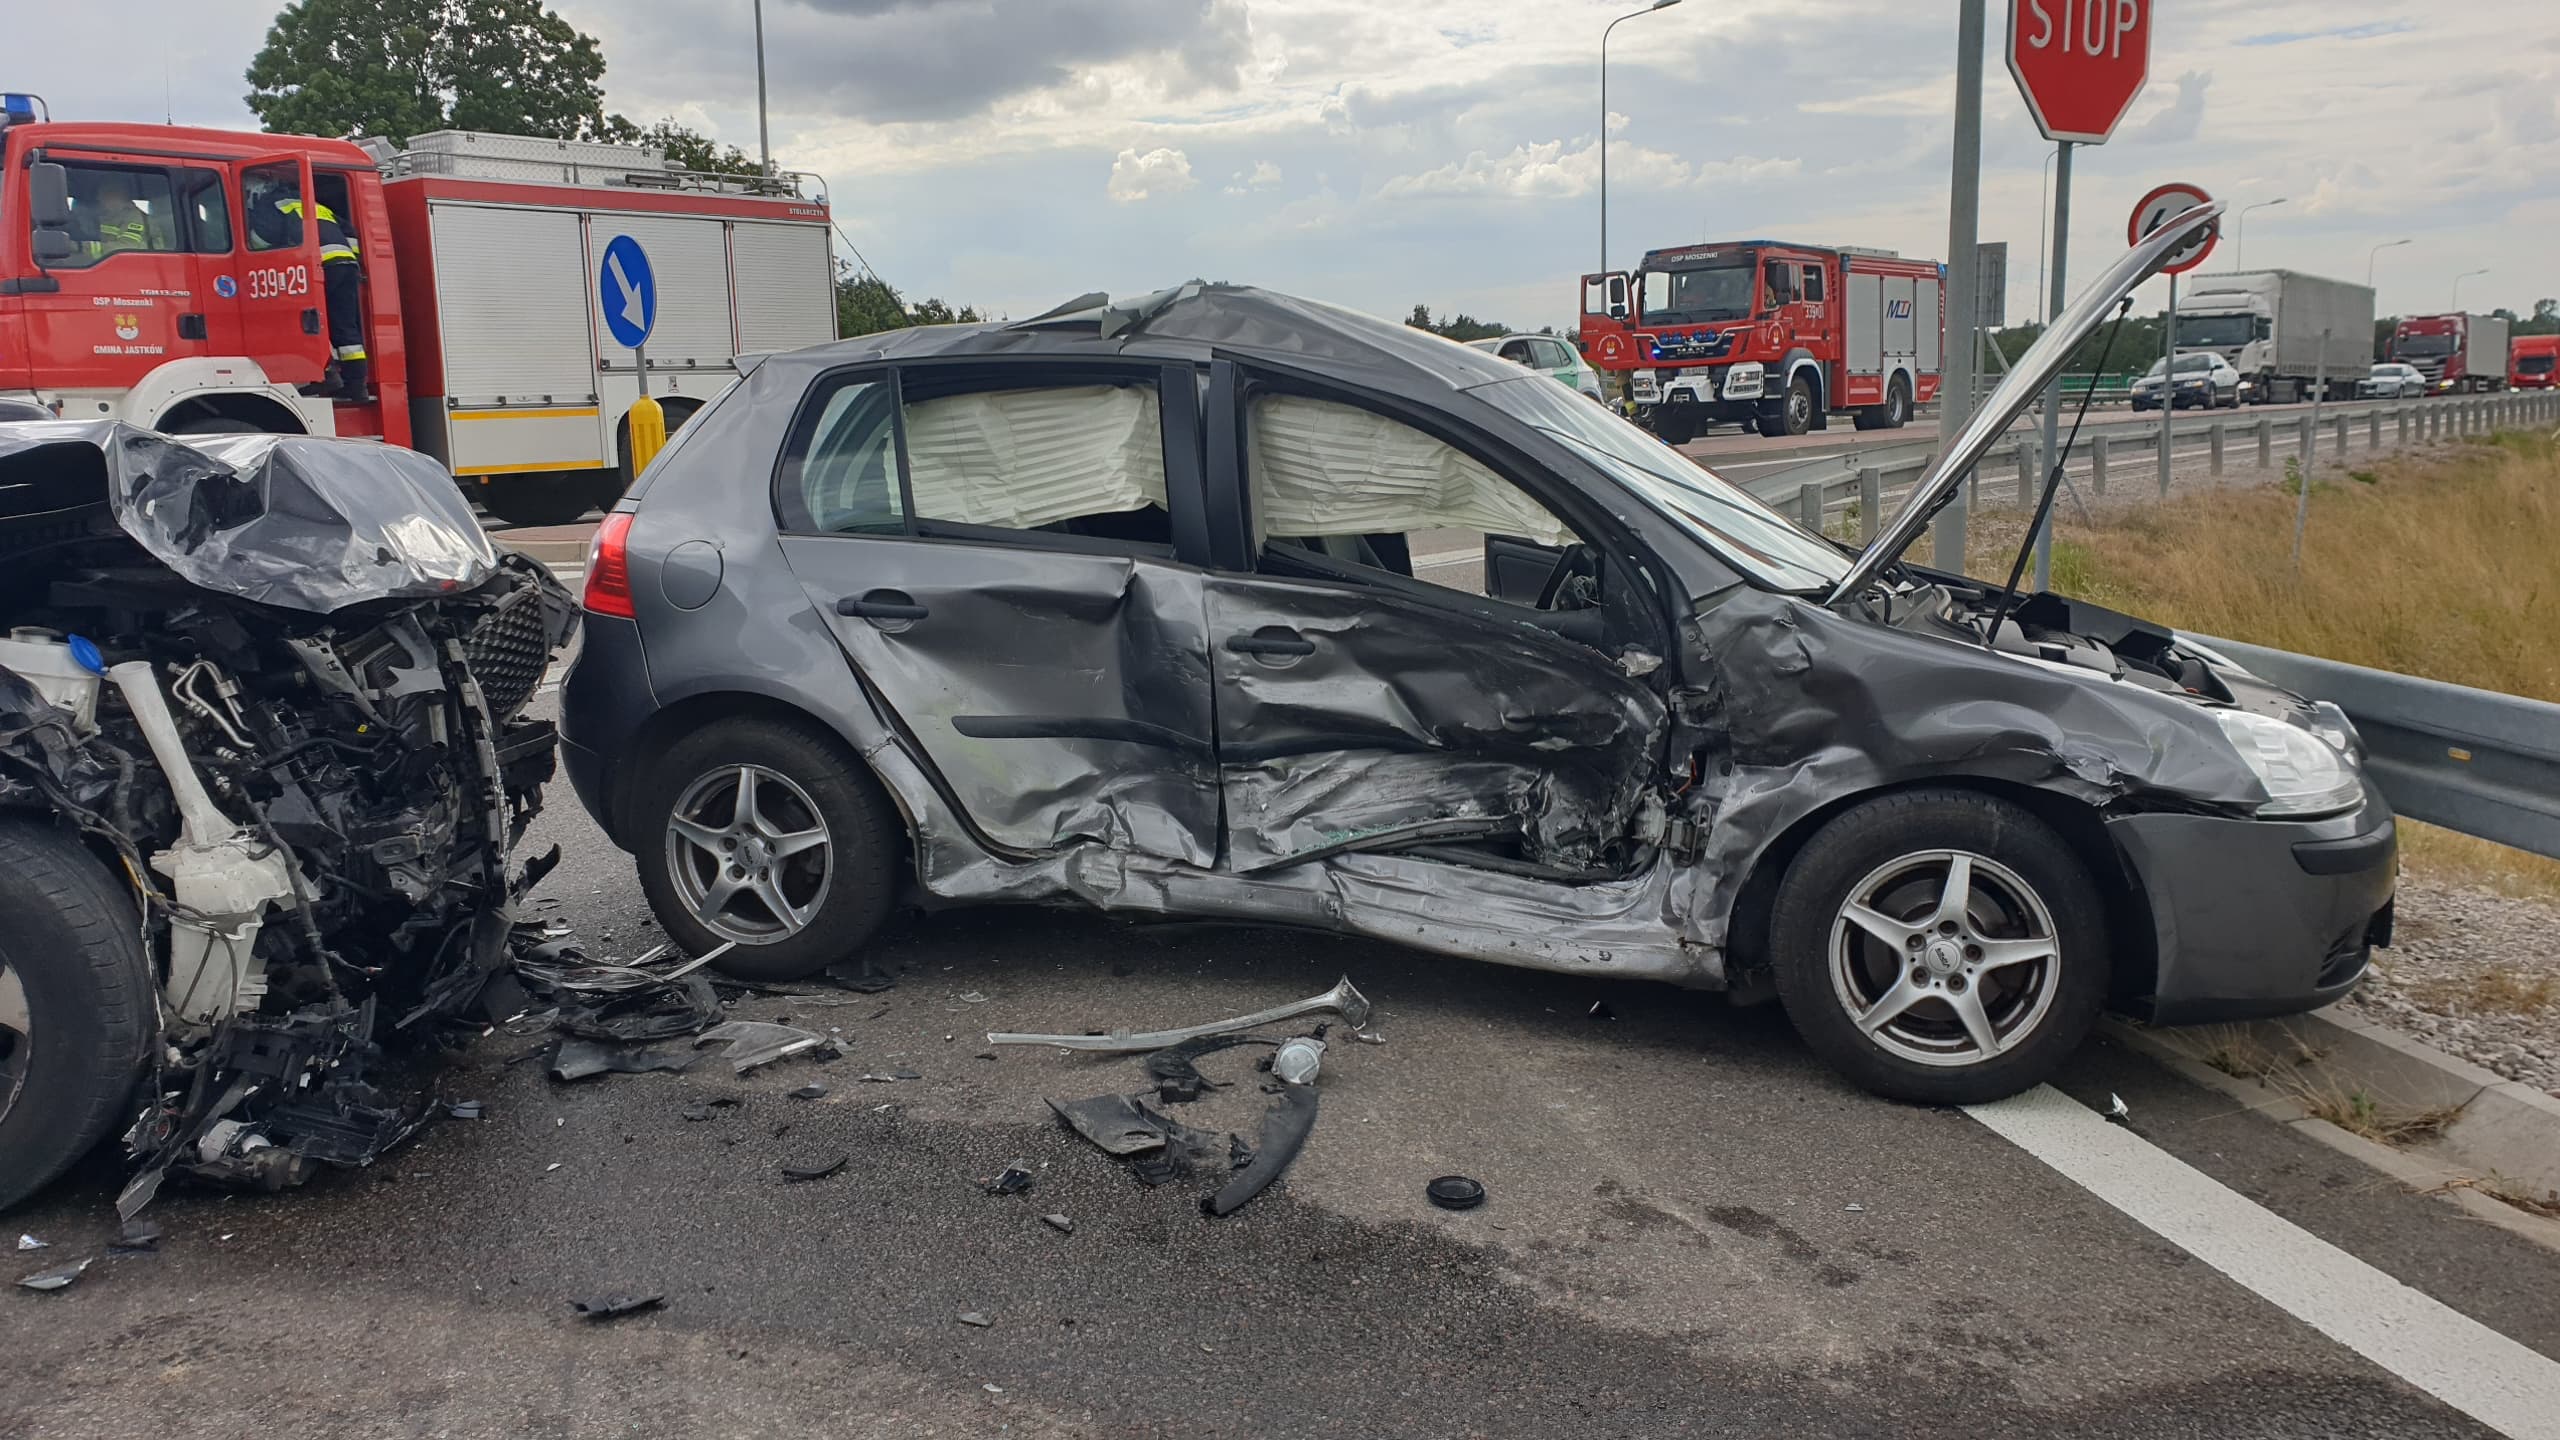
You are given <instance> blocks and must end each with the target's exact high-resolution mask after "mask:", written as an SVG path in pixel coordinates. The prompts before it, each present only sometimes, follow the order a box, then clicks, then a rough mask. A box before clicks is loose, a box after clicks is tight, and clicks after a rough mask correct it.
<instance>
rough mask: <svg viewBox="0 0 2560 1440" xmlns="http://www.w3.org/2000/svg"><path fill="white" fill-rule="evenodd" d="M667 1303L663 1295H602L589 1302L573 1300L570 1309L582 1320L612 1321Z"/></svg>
mask: <svg viewBox="0 0 2560 1440" xmlns="http://www.w3.org/2000/svg"><path fill="white" fill-rule="evenodd" d="M666 1303H667V1297H666V1296H665V1295H663V1294H649V1295H600V1296H597V1297H595V1298H593V1299H588V1300H572V1301H570V1302H569V1308H570V1309H571V1310H572V1311H575V1312H576V1313H577V1316H578V1318H579V1319H581V1320H611V1319H614V1318H616V1317H617V1316H622V1315H637V1314H639V1313H640V1312H641V1311H643V1310H655V1309H657V1308H658V1307H659V1306H661V1305H664V1304H666Z"/></svg>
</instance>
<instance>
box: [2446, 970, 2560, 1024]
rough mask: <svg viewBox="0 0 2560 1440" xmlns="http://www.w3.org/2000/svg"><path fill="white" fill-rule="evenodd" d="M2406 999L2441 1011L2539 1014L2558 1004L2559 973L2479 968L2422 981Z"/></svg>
mask: <svg viewBox="0 0 2560 1440" xmlns="http://www.w3.org/2000/svg"><path fill="white" fill-rule="evenodd" d="M2409 998H2411V999H2413V1000H2415V1001H2417V1002H2418V1003H2419V1004H2421V1005H2423V1006H2425V1007H2427V1008H2428V1009H2430V1010H2434V1011H2436V1012H2438V1013H2440V1014H2442V1013H2450V1014H2456V1015H2483V1014H2485V1015H2539V1014H2541V1013H2542V1012H2544V1011H2545V1010H2548V1009H2550V1008H2552V1007H2553V1006H2554V1005H2560V975H2528V974H2526V973H2525V972H2523V971H2521V970H2482V971H2479V972H2477V973H2475V974H2471V975H2466V976H2463V977H2461V978H2459V979H2443V980H2422V981H2419V982H2418V983H2417V984H2414V985H2412V986H2410V987H2409Z"/></svg>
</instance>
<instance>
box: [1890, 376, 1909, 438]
mask: <svg viewBox="0 0 2560 1440" xmlns="http://www.w3.org/2000/svg"><path fill="white" fill-rule="evenodd" d="M1910 423H1911V382H1910V381H1909V380H1908V379H1906V378H1905V377H1903V376H1900V375H1896V376H1894V377H1893V383H1892V384H1891V385H1888V386H1886V387H1885V392H1884V428H1886V429H1887V430H1899V429H1901V428H1902V427H1903V426H1905V425H1908V424H1910Z"/></svg>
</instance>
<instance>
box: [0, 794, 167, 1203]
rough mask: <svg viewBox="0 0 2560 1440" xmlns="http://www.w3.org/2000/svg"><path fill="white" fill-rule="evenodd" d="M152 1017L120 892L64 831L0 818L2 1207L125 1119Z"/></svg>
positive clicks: (137, 943)
mask: <svg viewBox="0 0 2560 1440" xmlns="http://www.w3.org/2000/svg"><path fill="white" fill-rule="evenodd" d="M157 1016H158V1011H157V1009H156V1008H155V1006H154V1005H153V1002H152V997H151V966H150V962H149V961H148V960H147V959H146V958H145V957H144V955H143V950H142V940H141V931H140V927H139V926H138V925H137V924H136V923H135V916H134V908H133V899H132V896H131V895H130V893H129V892H128V891H127V890H126V889H125V887H124V886H123V885H122V884H120V883H118V882H117V880H116V878H115V876H114V875H113V874H111V873H110V872H109V871H108V870H107V868H106V866H104V865H103V864H101V863H99V861H98V859H97V857H95V856H93V855H91V854H90V853H89V852H88V851H87V850H86V849H84V848H83V847H82V846H81V844H80V842H79V841H78V840H76V839H74V838H73V837H72V835H71V834H70V832H69V831H66V830H62V829H59V828H56V827H54V826H51V825H47V824H41V823H37V822H35V821H30V820H23V819H10V820H0V1032H5V1033H0V1210H5V1209H7V1208H8V1207H10V1206H12V1205H15V1204H17V1203H18V1202H19V1201H21V1200H24V1199H26V1198H27V1197H28V1196H30V1195H32V1194H34V1193H35V1192H36V1191H37V1190H39V1189H41V1188H43V1187H44V1186H45V1185H46V1184H47V1183H48V1182H50V1181H51V1180H52V1179H53V1178H54V1177H55V1176H57V1175H60V1174H61V1173H62V1172H63V1171H64V1170H66V1169H69V1168H70V1166H71V1164H72V1162H74V1161H76V1160H78V1159H79V1158H80V1157H81V1156H83V1155H86V1154H88V1153H89V1151H90V1150H92V1149H94V1148H96V1146H97V1144H98V1142H99V1141H101V1140H103V1139H105V1138H106V1137H107V1136H108V1134H109V1133H111V1132H112V1131H114V1130H115V1129H116V1128H117V1127H118V1126H120V1125H121V1124H123V1123H125V1122H126V1121H128V1120H130V1119H131V1118H132V1117H131V1115H130V1114H129V1110H130V1107H131V1105H132V1103H133V1093H134V1082H135V1080H136V1079H137V1078H138V1077H139V1076H140V1075H141V1073H142V1067H143V1063H144V1061H145V1060H146V1059H148V1058H149V1056H150V1053H151V1044H152V1038H153V1035H154V1033H155V1027H156V1025H157Z"/></svg>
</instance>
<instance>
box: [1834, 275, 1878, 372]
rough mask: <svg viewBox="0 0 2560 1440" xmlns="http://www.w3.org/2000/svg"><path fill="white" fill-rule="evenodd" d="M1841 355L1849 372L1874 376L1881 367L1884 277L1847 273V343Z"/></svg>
mask: <svg viewBox="0 0 2560 1440" xmlns="http://www.w3.org/2000/svg"><path fill="white" fill-rule="evenodd" d="M1844 356H1845V358H1846V360H1847V361H1848V366H1847V368H1848V371H1849V373H1850V374H1852V375H1873V374H1875V373H1876V372H1877V371H1879V370H1882V369H1883V368H1884V277H1883V276H1881V275H1862V274H1858V273H1856V272H1854V271H1853V272H1851V274H1850V276H1849V343H1848V347H1847V349H1846V351H1845V352H1844Z"/></svg>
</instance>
